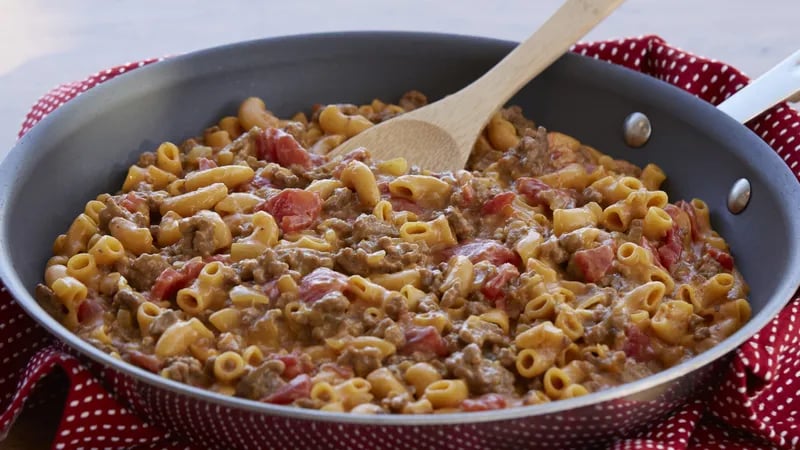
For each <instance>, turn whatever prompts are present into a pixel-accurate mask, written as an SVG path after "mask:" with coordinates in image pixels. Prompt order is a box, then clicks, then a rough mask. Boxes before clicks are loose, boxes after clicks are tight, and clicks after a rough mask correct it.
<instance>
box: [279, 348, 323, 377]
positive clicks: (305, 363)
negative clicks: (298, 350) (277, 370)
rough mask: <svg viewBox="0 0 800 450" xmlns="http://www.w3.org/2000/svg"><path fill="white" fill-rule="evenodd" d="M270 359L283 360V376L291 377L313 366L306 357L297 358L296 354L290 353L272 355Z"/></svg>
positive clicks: (309, 370) (307, 371)
mask: <svg viewBox="0 0 800 450" xmlns="http://www.w3.org/2000/svg"><path fill="white" fill-rule="evenodd" d="M272 359H277V360H279V361H281V362H283V366H284V369H283V374H282V375H283V377H284V378H289V379H292V378H294V377H296V376H298V375H300V374H301V373H309V372H311V369H313V368H314V366H312V365H311V361H310V360H308V359H301V358H298V357H297V355H296V354H293V353H290V354H288V355H274V356H273V357H272Z"/></svg>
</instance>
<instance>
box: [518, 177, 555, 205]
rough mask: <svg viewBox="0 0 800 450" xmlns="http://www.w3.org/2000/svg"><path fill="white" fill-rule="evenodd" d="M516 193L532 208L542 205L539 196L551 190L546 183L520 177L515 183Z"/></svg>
mask: <svg viewBox="0 0 800 450" xmlns="http://www.w3.org/2000/svg"><path fill="white" fill-rule="evenodd" d="M516 187H517V192H519V195H521V196H523V197H524V198H525V201H527V202H528V203H529V204H531V205H533V206H537V205H541V204H543V201H542V199H541V197H540V196H539V194H541V193H542V192H544V191H548V190H550V189H553V188H552V187H550V186H549V185H548V184H547V183H545V182H543V181H540V180H538V179H536V178H531V177H520V178H518V179H517V181H516Z"/></svg>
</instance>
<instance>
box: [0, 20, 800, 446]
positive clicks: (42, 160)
mask: <svg viewBox="0 0 800 450" xmlns="http://www.w3.org/2000/svg"><path fill="white" fill-rule="evenodd" d="M511 48H513V43H510V42H502V41H496V40H490V39H484V38H475V37H465V36H452V35H438V34H426V33H384V32H365V33H333V34H321V35H305V36H293V37H287V38H277V39H267V40H260V41H252V42H245V43H240V44H234V45H229V46H225V47H220V48H216V49H211V50H206V51H201V52H197V53H193V54H189V55H184V56H180V57H176V58H172V59H169V60H167V61H165V62H161V63H158V64H155V65H152V66H149V67H145V68H142V69H140V70H137V71H135V72H133V73H131V74H127V75H123V76H120V77H118V78H117V79H114V80H111V81H109V82H108V83H104V84H103V85H102V86H99V87H97V88H95V89H92V90H91V91H89V92H86V93H84V94H83V95H81V96H80V97H79V98H76V99H75V100H74V101H71V102H69V103H68V104H66V105H65V106H64V107H62V108H59V109H58V110H57V111H56V112H54V113H53V114H51V115H50V116H48V117H47V118H46V119H44V120H43V121H42V122H41V123H40V124H39V125H37V126H36V127H35V128H34V129H33V130H32V131H31V132H30V133H28V134H27V135H26V136H25V137H23V138H22V139H21V140H20V141H19V143H18V144H17V146H16V147H15V148H14V149H13V150H12V152H11V153H10V154H9V156H8V157H7V158H6V160H5V161H3V163H2V165H0V277H1V278H2V279H3V281H4V283H5V284H6V285H7V287H8V289H9V290H10V291H11V292H12V294H13V295H14V296H15V297H16V298H17V299H18V302H19V303H20V304H21V306H22V307H23V308H24V309H25V310H26V311H27V312H28V313H29V314H30V315H31V316H32V317H34V318H35V319H36V320H37V321H38V322H39V323H40V324H41V325H43V326H44V327H45V328H46V329H48V330H49V331H50V332H51V333H52V334H53V335H54V336H56V337H57V338H58V339H60V340H61V341H63V342H64V343H66V344H67V345H69V346H70V347H71V348H72V349H74V351H75V352H77V353H79V354H81V355H82V356H84V357H86V358H88V360H90V361H92V364H94V366H95V368H96V369H97V370H98V373H100V376H101V377H102V378H103V380H104V381H105V382H106V384H107V385H108V387H109V388H110V389H111V390H112V391H114V392H115V394H116V395H117V396H118V397H120V398H121V399H122V400H123V401H125V402H127V403H128V404H130V406H131V407H132V408H133V410H134V411H136V412H137V413H139V414H142V415H146V416H148V417H150V418H151V421H153V422H156V423H159V424H161V425H162V426H164V427H165V428H168V429H170V430H174V431H175V432H176V433H179V434H183V435H185V436H187V437H188V438H189V440H190V441H192V442H194V443H197V444H204V445H205V446H207V447H225V448H230V447H236V448H245V447H247V448H250V447H252V446H258V445H263V446H269V447H272V448H311V447H314V448H323V447H331V448H339V447H341V446H358V445H359V444H360V445H363V446H364V447H383V448H393V447H394V446H397V447H401V446H403V447H405V446H413V447H423V446H429V447H436V448H463V447H466V446H468V445H474V446H481V447H483V446H488V447H492V448H512V447H518V446H521V445H525V446H528V447H530V446H531V445H535V446H540V447H541V448H548V447H552V446H554V445H557V446H559V447H571V446H585V445H588V444H602V443H603V442H607V441H609V440H610V439H613V438H614V437H616V436H620V435H623V434H625V433H627V432H629V431H630V430H631V429H633V428H635V427H637V426H640V425H643V424H645V423H647V422H649V421H652V420H655V419H657V418H659V417H661V416H663V415H664V414H666V413H668V412H669V411H670V410H671V409H673V408H674V407H675V406H677V405H679V404H681V403H682V402H683V401H684V399H685V398H686V397H687V396H688V395H690V393H691V392H692V391H693V390H694V389H695V388H696V387H697V386H698V385H700V384H702V383H706V382H708V381H709V379H710V378H711V377H713V371H714V368H715V364H725V359H724V356H725V355H726V354H728V353H729V352H730V351H731V350H733V349H734V348H736V346H738V345H739V344H741V343H742V342H743V341H744V340H745V339H747V337H749V336H751V335H752V334H754V333H755V332H756V331H758V330H759V329H760V328H762V327H763V326H764V325H765V324H766V323H767V322H768V321H769V319H771V318H772V317H773V316H774V315H775V314H777V312H778V311H779V310H780V309H781V308H782V307H783V306H784V305H785V304H786V302H787V301H788V300H789V298H790V296H791V295H792V294H793V293H794V292H795V290H796V289H797V286H798V282H799V281H800V240H798V237H799V236H800V211H799V210H798V207H797V206H796V205H797V201H798V199H800V188H798V184H797V182H796V180H795V178H794V176H793V175H792V174H791V172H789V170H788V169H787V168H786V166H785V165H784V164H783V162H782V161H781V160H780V158H779V157H778V156H776V155H775V153H774V152H773V151H772V150H771V149H770V148H769V147H768V146H767V145H766V144H765V143H764V142H763V141H762V140H761V139H759V138H758V137H757V136H756V135H754V134H753V133H752V132H750V131H749V130H747V129H746V128H745V127H743V126H742V125H741V124H739V123H737V122H736V121H735V120H733V119H731V118H729V117H727V116H725V115H724V114H723V113H721V112H719V111H718V110H716V109H715V108H714V107H712V106H710V105H708V104H706V103H704V102H702V101H700V100H698V99H696V98H694V97H692V96H690V95H689V94H686V93H685V92H683V91H681V90H679V89H677V88H674V87H672V86H669V85H667V84H665V83H662V82H660V81H658V80H655V79H652V78H650V77H647V76H645V75H642V74H638V73H635V72H632V71H629V70H626V69H623V68H620V67H617V66H612V65H610V64H606V63H602V62H598V61H595V60H592V59H589V58H584V57H580V56H577V55H571V54H570V55H565V56H564V57H562V58H561V59H560V60H559V61H558V62H557V63H556V64H554V65H553V66H552V67H551V68H549V69H548V70H547V71H546V72H545V73H543V74H542V75H540V76H539V77H538V78H537V79H536V80H534V81H533V82H531V83H530V84H529V86H527V87H526V88H525V89H523V90H522V91H521V92H520V93H519V94H518V95H517V96H516V97H515V98H514V99H512V101H511V102H510V104H519V105H521V106H522V107H523V109H524V111H525V113H526V115H527V116H529V117H532V118H533V119H534V120H536V121H537V122H538V123H540V124H542V125H544V126H546V127H547V128H548V129H552V130H557V131H561V132H563V133H566V134H568V135H572V136H574V137H576V138H577V139H579V140H581V141H583V142H586V143H588V144H589V145H592V146H594V147H596V148H598V149H600V150H601V151H603V152H606V153H608V154H610V155H611V156H613V157H615V158H622V159H626V160H629V161H631V162H633V163H636V164H638V165H644V164H645V163H647V162H654V163H656V164H658V165H659V166H661V167H662V168H663V169H664V170H665V172H666V173H667V175H668V176H669V178H668V181H667V183H666V184H665V190H666V191H667V192H668V193H669V195H670V198H671V199H675V200H677V199H691V198H693V197H699V198H702V199H704V200H706V202H707V203H708V205H709V207H710V210H711V211H712V214H711V220H712V224H713V226H714V228H715V229H717V230H718V231H719V232H720V234H721V235H722V236H724V237H725V238H726V239H727V241H728V242H729V243H730V245H731V248H732V250H733V253H734V256H735V257H736V259H737V265H738V267H739V269H740V270H741V272H742V273H743V275H744V277H745V279H746V280H747V281H748V283H749V284H750V287H751V295H750V301H751V305H752V308H753V317H752V319H751V321H750V322H749V323H748V324H747V325H745V326H744V327H743V328H742V329H741V330H739V331H738V332H737V333H735V334H734V335H733V336H731V337H730V338H728V339H727V340H725V341H724V342H722V343H721V344H720V345H718V346H717V347H714V348H713V349H711V350H709V351H707V352H705V353H703V354H701V355H699V356H697V357H695V358H693V359H692V360H690V361H687V362H685V363H683V364H680V365H678V366H676V367H673V368H671V369H669V370H666V371H664V372H661V373H659V374H657V375H654V376H651V377H648V378H645V379H642V380H639V381H637V382H634V383H630V384H626V385H623V386H619V387H616V388H613V389H609V390H606V391H601V392H597V393H593V394H590V395H587V396H584V397H579V398H575V399H570V400H564V401H559V402H553V403H550V404H544V405H536V406H530V407H524V408H516V409H508V410H500V411H492V412H482V413H470V414H443V415H434V416H357V415H347V414H340V413H325V412H320V411H309V410H299V409H292V408H286V407H281V406H275V405H268V404H261V403H256V402H251V401H246V400H242V399H235V398H229V397H224V396H221V395H219V394H215V393H212V392H208V391H204V390H200V389H196V388H192V387H189V386H186V385H182V384H178V383H175V382H172V381H169V380H166V379H163V378H160V377H158V376H155V375H153V374H150V373H148V372H145V371H143V370H141V369H139V368H136V367H134V366H131V365H128V364H125V363H122V362H120V361H117V360H114V359H113V358H111V357H109V356H108V355H106V354H105V353H102V352H100V351H99V350H97V349H95V348H94V347H91V346H90V345H89V344H87V343H85V342H83V341H82V340H80V339H79V338H77V337H76V336H74V335H73V334H71V333H70V332H69V331H68V330H66V329H65V328H64V327H62V326H61V325H60V324H58V323H57V322H56V321H55V320H54V319H53V318H51V317H50V316H49V315H47V314H46V313H45V312H44V310H43V309H42V308H41V306H39V304H38V303H37V302H36V301H35V300H34V298H33V296H32V292H33V288H34V286H35V285H36V283H37V282H38V281H39V280H40V278H41V274H42V272H43V267H44V263H45V261H46V260H47V257H48V256H49V253H50V244H51V242H52V239H53V237H54V236H56V235H57V234H58V233H59V232H60V230H64V229H66V227H67V226H68V224H69V222H70V221H71V218H73V217H75V215H77V213H78V212H80V211H81V209H82V206H83V204H84V203H85V201H86V199H89V198H93V197H94V196H95V195H96V194H97V193H99V192H110V191H113V190H115V188H116V186H119V184H120V181H121V180H122V179H123V177H124V174H125V171H126V170H127V167H128V166H129V165H130V164H131V163H133V162H134V161H135V160H136V158H137V157H138V155H139V154H140V153H141V152H143V151H148V150H152V149H153V148H155V147H156V145H157V144H158V143H160V142H162V141H164V140H172V141H179V140H182V139H185V138H187V137H190V136H192V135H194V134H195V133H196V132H197V131H198V130H199V129H202V127H203V126H205V125H206V124H209V123H213V122H214V121H215V120H216V119H217V118H219V117H221V116H223V115H226V114H231V113H233V112H234V111H235V110H236V107H237V106H238V103H239V102H240V101H241V100H242V99H243V98H245V97H247V96H251V95H257V96H260V97H262V98H264V99H265V100H266V101H267V103H268V105H269V107H270V109H271V110H273V111H274V112H275V113H276V114H278V115H289V114H291V113H292V112H294V111H296V110H302V109H304V108H307V107H308V106H309V105H311V104H313V103H336V102H353V103H357V102H368V101H369V100H371V99H372V98H374V97H378V98H384V99H394V98H398V97H399V96H400V95H401V94H402V93H403V92H405V91H407V90H409V89H419V90H421V91H423V92H425V93H426V94H428V95H429V97H430V98H431V99H437V98H440V97H442V96H443V95H446V94H447V93H450V92H454V91H456V90H457V89H459V88H460V87H463V86H464V85H466V84H468V83H469V82H470V81H471V80H473V79H475V78H476V77H477V76H479V75H480V74H482V73H483V72H484V71H485V70H486V69H488V68H489V67H491V66H492V65H493V64H495V63H496V62H497V61H498V60H499V59H500V58H501V57H502V56H503V55H505V54H506V53H507V52H508V51H510V50H511ZM635 111H639V112H643V113H645V114H646V115H647V116H648V117H649V118H650V121H651V123H652V124H653V129H654V131H653V136H652V138H651V139H650V141H649V142H648V143H647V145H645V146H644V147H642V148H638V149H632V148H630V147H628V146H626V145H625V143H624V141H623V139H622V133H621V127H622V123H623V121H624V119H625V117H627V116H628V115H629V114H630V113H631V112H635ZM739 178H747V179H748V180H749V181H750V183H751V186H752V192H753V194H752V200H751V202H750V204H749V205H748V207H747V208H746V209H745V210H744V212H742V213H741V214H738V215H734V214H731V213H730V212H728V210H727V208H726V206H725V202H726V198H727V194H728V191H729V189H730V187H731V186H732V184H733V183H734V181H735V180H737V179H739ZM565 429H566V430H569V432H568V433H564V430H565Z"/></svg>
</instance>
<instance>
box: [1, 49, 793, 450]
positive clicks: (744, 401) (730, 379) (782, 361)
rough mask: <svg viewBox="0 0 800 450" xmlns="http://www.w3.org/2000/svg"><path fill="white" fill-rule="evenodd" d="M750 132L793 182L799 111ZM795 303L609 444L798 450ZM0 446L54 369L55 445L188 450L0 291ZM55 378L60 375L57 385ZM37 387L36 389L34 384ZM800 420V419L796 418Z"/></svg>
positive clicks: (736, 81)
mask: <svg viewBox="0 0 800 450" xmlns="http://www.w3.org/2000/svg"><path fill="white" fill-rule="evenodd" d="M573 51H575V52H577V53H580V54H583V55H586V56H590V57H594V58H598V59H602V60H606V61H609V62H611V63H614V64H619V65H623V66H625V67H628V68H630V69H633V70H636V71H640V72H643V73H645V74H648V75H651V76H654V77H656V78H658V79H660V80H663V81H666V82H668V83H671V84H673V85H676V86H678V87H680V88H682V89H684V90H686V91H688V92H690V93H692V94H694V95H696V96H698V97H700V98H701V99H703V100H706V101H708V102H710V103H713V104H718V103H720V102H721V101H723V100H725V99H726V98H727V97H729V96H730V95H731V94H732V93H734V92H735V91H737V90H738V89H741V88H742V87H743V86H744V85H746V84H747V83H748V78H747V77H745V76H744V75H743V74H742V73H740V72H739V71H737V70H736V69H734V68H732V67H730V66H728V65H726V64H724V63H721V62H718V61H713V60H708V59H705V58H701V57H698V56H694V55H691V54H689V53H686V52H684V51H681V50H679V49H676V48H674V47H671V46H669V45H667V44H666V43H665V42H664V41H663V40H662V39H660V38H659V37H656V36H645V37H640V38H635V39H620V40H614V41H604V42H595V43H584V44H578V45H577V46H575V48H574V49H573ZM155 61H156V60H148V61H143V62H138V63H131V64H126V65H124V66H120V67H117V68H114V69H109V70H106V71H103V72H101V73H98V74H95V75H93V76H91V77H89V78H87V79H85V80H83V81H80V82H75V83H69V84H65V85H62V86H59V87H57V88H56V89H54V90H53V91H52V92H50V93H48V94H47V95H45V96H44V97H42V98H41V99H40V100H39V102H38V103H37V104H36V105H35V106H34V107H33V109H32V110H31V111H30V113H28V116H27V117H26V119H25V122H24V124H23V126H22V130H21V131H20V136H22V135H23V134H25V133H26V132H27V131H28V130H30V128H31V127H33V126H34V125H35V124H36V123H37V122H38V121H39V120H41V119H42V118H43V117H44V116H46V115H47V114H49V113H50V112H52V111H53V110H54V109H56V108H58V107H59V106H61V105H62V104H64V103H65V102H67V101H69V100H70V99H71V98H73V97H75V96H76V95H79V94H80V93H81V92H83V91H86V90H87V89H90V88H92V87H93V86H95V85H97V84H99V83H102V82H104V81H106V80H108V79H110V78H113V77H114V76H116V75H119V74H121V73H124V72H126V71H130V70H134V69H136V68H138V67H141V66H143V65H146V64H150V63H152V62H155ZM748 126H749V127H750V128H751V129H752V130H753V131H755V132H756V133H757V134H758V135H759V136H761V138H762V139H764V141H766V142H767V143H768V144H769V145H770V146H772V148H773V149H775V151H776V152H777V153H778V155H780V156H781V157H782V158H783V159H784V161H786V164H787V165H788V166H789V167H790V168H791V169H792V171H793V172H795V173H796V175H797V176H798V178H800V168H798V167H797V166H798V162H800V114H798V113H797V112H796V111H794V110H793V109H791V108H789V107H788V106H786V105H778V106H776V107H774V108H772V109H771V110H770V111H768V112H766V113H764V114H762V115H761V116H759V117H757V118H756V119H754V120H752V121H751V122H750V123H749V124H748ZM799 309H800V297H795V298H794V299H793V300H792V301H791V302H790V303H789V305H788V306H787V307H786V308H785V309H784V310H783V311H782V312H781V313H780V315H779V316H778V317H776V318H775V319H774V320H773V321H772V322H771V323H770V324H769V325H768V326H767V327H766V328H765V329H764V330H762V331H761V332H760V333H758V334H756V335H755V336H754V337H753V338H752V339H750V340H749V341H748V342H747V343H745V344H744V345H743V346H742V347H740V348H739V349H738V350H737V351H736V354H735V355H734V358H733V360H732V363H731V365H730V367H729V368H728V370H727V373H724V374H720V377H719V378H718V380H717V381H718V382H717V383H713V385H712V386H709V387H708V388H707V389H706V390H705V391H701V392H699V393H698V395H696V396H694V399H695V400H693V401H691V402H690V403H688V404H686V405H684V406H683V407H681V408H679V409H678V410H677V411H675V412H674V413H673V414H672V415H671V416H669V417H667V418H666V419H665V420H664V421H663V422H662V423H660V424H658V425H656V426H653V427H652V428H649V429H645V430H640V431H639V432H638V433H636V434H634V435H632V436H630V437H628V438H627V439H625V440H623V441H620V442H616V443H615V444H614V445H613V448H614V449H615V450H622V449H674V450H683V449H770V448H775V449H788V448H800V447H798V444H800V429H798V424H797V423H795V420H796V419H800V417H797V416H799V415H800V414H798V411H800V408H798V405H797V404H795V403H798V404H800V339H799V336H800V329H799V328H798V327H800V323H798V313H800V310H799ZM0 364H1V365H0V367H2V370H0V440H2V439H3V438H4V437H5V436H6V435H7V433H8V431H9V429H10V428H11V426H12V425H13V423H14V420H15V419H16V417H17V416H18V414H19V413H20V411H21V410H22V408H23V407H24V405H25V403H26V401H28V402H30V401H31V400H30V397H31V395H32V394H33V393H35V392H36V391H39V392H41V391H46V390H52V389H53V388H54V387H55V386H54V385H53V383H45V380H47V379H52V378H53V377H52V376H49V375H50V374H51V373H53V372H57V370H58V369H60V370H61V371H62V372H63V373H65V374H66V379H67V380H68V393H67V396H66V400H65V404H64V412H63V415H62V419H61V423H60V426H59V429H58V431H57V433H56V437H55V441H54V442H53V448H55V449H78V448H86V449H89V448H103V449H113V450H122V449H184V448H185V449H191V447H190V446H187V445H186V444H185V443H183V442H181V440H180V439H179V437H177V436H173V435H171V434H170V432H169V430H164V429H161V428H159V427H158V425H157V424H148V423H147V422H146V418H140V417H136V416H135V415H133V414H132V413H131V412H130V411H129V410H128V409H127V408H126V407H125V405H122V404H120V403H119V402H118V401H117V400H116V399H115V398H114V397H113V396H112V394H111V393H109V392H107V391H106V390H105V389H104V388H103V386H102V385H101V383H100V382H99V381H98V378H96V376H95V374H93V373H91V372H90V371H89V369H87V368H86V366H84V365H83V364H82V363H81V362H80V361H79V360H78V359H76V358H75V357H73V356H71V355H69V354H68V353H66V352H65V351H63V349H62V347H61V346H60V345H59V344H58V343H56V342H54V341H53V340H52V339H51V338H50V337H49V336H48V334H47V333H46V332H45V331H44V330H43V329H41V328H40V327H38V326H37V325H36V324H35V323H34V321H33V320H32V319H30V318H29V317H27V316H26V315H25V313H24V312H23V311H22V309H20V308H19V307H18V306H17V305H16V304H15V303H14V302H13V300H12V299H11V297H10V295H9V294H8V293H7V292H5V289H3V288H2V285H1V284H0ZM56 379H58V378H56ZM40 384H41V386H40ZM799 421H800V420H799Z"/></svg>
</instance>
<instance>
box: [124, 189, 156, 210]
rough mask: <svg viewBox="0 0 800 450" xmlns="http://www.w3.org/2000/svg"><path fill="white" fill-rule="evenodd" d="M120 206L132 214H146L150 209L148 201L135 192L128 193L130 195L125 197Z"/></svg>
mask: <svg viewBox="0 0 800 450" xmlns="http://www.w3.org/2000/svg"><path fill="white" fill-rule="evenodd" d="M119 206H121V207H123V208H125V209H127V210H128V211H130V212H131V213H137V212H141V213H144V212H147V210H148V209H149V208H148V206H147V200H146V199H144V198H142V197H140V196H139V195H138V194H137V193H135V192H128V194H127V195H125V197H123V198H122V200H120V202H119Z"/></svg>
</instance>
